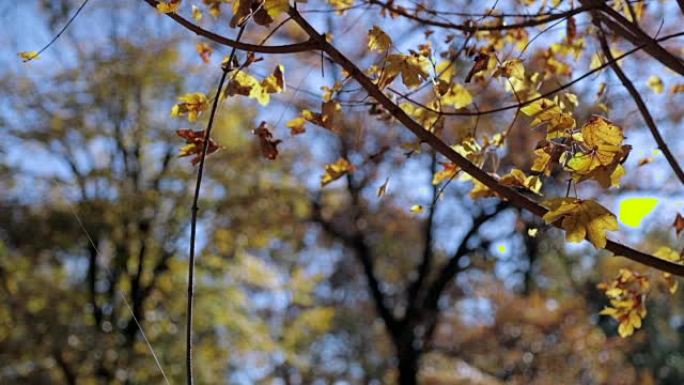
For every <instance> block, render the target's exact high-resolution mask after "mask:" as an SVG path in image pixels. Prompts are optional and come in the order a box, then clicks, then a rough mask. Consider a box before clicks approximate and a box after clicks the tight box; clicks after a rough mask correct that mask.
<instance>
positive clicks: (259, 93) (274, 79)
mask: <svg viewBox="0 0 684 385" xmlns="http://www.w3.org/2000/svg"><path fill="white" fill-rule="evenodd" d="M229 77H230V81H229V82H228V86H227V87H226V90H225V92H224V95H225V96H232V95H243V96H248V97H249V98H251V99H255V100H257V101H258V102H259V103H260V104H261V105H262V106H265V105H267V104H268V103H269V102H270V101H271V97H270V94H275V93H280V92H283V91H284V90H285V69H284V67H283V66H282V65H278V66H276V68H275V70H274V71H273V73H272V74H271V75H269V76H268V77H266V78H265V79H263V80H262V81H261V82H259V81H258V80H257V79H256V78H254V77H253V76H252V75H250V74H248V73H246V72H245V71H244V70H239V69H238V70H233V71H232V72H231V73H230V74H229Z"/></svg>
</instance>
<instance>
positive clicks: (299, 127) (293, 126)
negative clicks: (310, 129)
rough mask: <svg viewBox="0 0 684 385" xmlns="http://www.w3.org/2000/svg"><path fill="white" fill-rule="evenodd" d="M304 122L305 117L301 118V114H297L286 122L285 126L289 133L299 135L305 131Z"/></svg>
mask: <svg viewBox="0 0 684 385" xmlns="http://www.w3.org/2000/svg"><path fill="white" fill-rule="evenodd" d="M305 123H306V119H304V118H302V117H301V116H298V117H296V118H294V119H292V120H290V121H289V122H287V125H286V126H287V128H289V129H290V134H291V135H299V134H303V133H304V132H305V131H306V128H305V127H304V125H305Z"/></svg>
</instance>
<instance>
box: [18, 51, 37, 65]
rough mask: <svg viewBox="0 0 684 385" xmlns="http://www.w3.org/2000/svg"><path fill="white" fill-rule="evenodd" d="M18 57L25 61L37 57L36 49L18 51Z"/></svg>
mask: <svg viewBox="0 0 684 385" xmlns="http://www.w3.org/2000/svg"><path fill="white" fill-rule="evenodd" d="M19 57H20V58H21V60H22V61H23V62H24V63H26V62H27V61H31V60H34V59H37V58H38V51H22V52H19Z"/></svg>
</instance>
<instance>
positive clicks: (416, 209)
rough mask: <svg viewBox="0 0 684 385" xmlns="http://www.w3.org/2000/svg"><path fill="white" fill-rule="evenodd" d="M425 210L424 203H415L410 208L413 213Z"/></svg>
mask: <svg viewBox="0 0 684 385" xmlns="http://www.w3.org/2000/svg"><path fill="white" fill-rule="evenodd" d="M423 210H424V209H423V205H413V206H411V208H410V209H409V211H410V212H412V213H414V214H420V213H422V212H423Z"/></svg>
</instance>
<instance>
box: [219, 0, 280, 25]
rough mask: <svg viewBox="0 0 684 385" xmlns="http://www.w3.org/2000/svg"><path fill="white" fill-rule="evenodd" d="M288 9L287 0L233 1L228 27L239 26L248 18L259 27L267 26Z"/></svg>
mask: <svg viewBox="0 0 684 385" xmlns="http://www.w3.org/2000/svg"><path fill="white" fill-rule="evenodd" d="M289 7H290V4H289V2H288V0H234V1H233V18H232V19H231V20H230V26H231V27H232V28H235V27H238V26H241V25H243V24H244V23H245V22H246V21H247V20H249V19H250V18H252V19H253V20H254V22H255V23H257V24H259V25H263V26H268V25H270V24H271V23H272V22H273V19H275V18H276V17H278V16H279V15H280V14H282V13H284V12H287V10H288V8H289Z"/></svg>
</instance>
